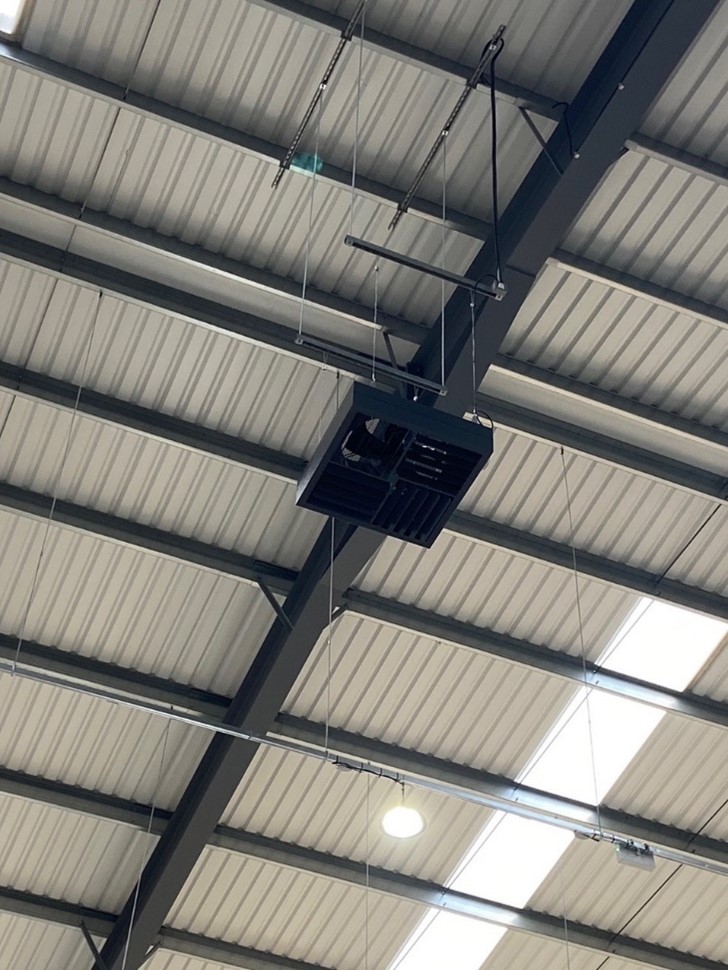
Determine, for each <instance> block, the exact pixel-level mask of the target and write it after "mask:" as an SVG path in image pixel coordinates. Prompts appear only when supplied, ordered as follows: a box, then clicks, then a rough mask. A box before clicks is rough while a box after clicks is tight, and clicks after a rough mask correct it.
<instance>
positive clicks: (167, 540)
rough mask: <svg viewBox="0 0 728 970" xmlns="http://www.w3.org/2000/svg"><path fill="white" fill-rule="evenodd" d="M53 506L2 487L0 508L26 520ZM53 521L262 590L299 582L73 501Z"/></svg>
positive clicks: (271, 567)
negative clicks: (260, 582) (262, 585)
mask: <svg viewBox="0 0 728 970" xmlns="http://www.w3.org/2000/svg"><path fill="white" fill-rule="evenodd" d="M51 505H52V500H51V498H50V496H47V495H41V494H39V493H38V492H31V491H28V490H26V489H23V488H18V487H17V486H15V485H8V484H7V483H0V506H2V507H4V508H6V509H10V510H11V511H13V512H18V513H20V514H21V515H32V516H38V517H40V518H43V519H47V518H48V517H49V515H50V511H51ZM53 521H54V522H56V523H57V524H58V525H66V526H69V527H70V528H72V529H78V530H79V531H82V532H88V533H90V534H92V535H97V536H100V537H101V538H103V539H111V540H112V541H115V542H123V543H125V544H126V545H132V546H137V547H138V548H140V549H145V550H148V551H150V552H155V553H158V554H159V555H162V556H166V557H169V558H170V559H179V560H181V561H184V562H188V563H191V564H193V565H195V566H201V567H202V568H203V569H214V570H215V571H216V572H222V573H226V574H227V575H229V576H233V577H235V578H236V579H244V580H246V581H247V582H250V583H255V584H256V585H257V582H258V577H259V576H262V577H263V578H264V579H265V580H266V582H267V583H268V585H269V586H270V587H271V588H272V589H274V590H275V591H276V592H279V593H283V594H285V593H288V592H289V591H290V589H291V587H292V585H293V583H294V581H295V579H296V577H297V573H296V572H295V570H292V569H286V568H285V567H284V566H277V565H275V564H274V563H269V562H263V561H262V560H258V559H254V558H253V557H252V556H244V555H242V554H240V553H238V552H233V551H231V550H229V549H222V548H220V547H219V546H210V545H207V544H206V543H204V542H200V541H199V540H197V539H190V538H188V537H186V536H179V535H174V534H173V533H171V532H164V531H163V530H162V529H155V528H153V527H152V526H148V525H142V524H141V523H139V522H130V521H129V520H128V519H121V518H119V517H118V516H116V515H109V514H108V513H106V512H98V511H96V510H95V509H90V508H87V507H86V506H83V505H74V504H73V503H71V502H64V501H62V500H61V501H57V502H56V503H55V507H54V508H53Z"/></svg>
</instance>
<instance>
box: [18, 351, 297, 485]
mask: <svg viewBox="0 0 728 970" xmlns="http://www.w3.org/2000/svg"><path fill="white" fill-rule="evenodd" d="M0 388H6V389H7V390H9V391H13V392H18V393H20V394H22V395H24V396H26V397H29V398H31V399H32V400H34V401H43V402H44V403H47V404H51V405H55V406H59V407H62V408H65V409H67V410H70V411H72V410H73V409H74V408H76V409H77V410H78V411H79V412H80V413H81V414H86V415H88V416H89V417H92V418H97V419H99V420H101V421H104V422H107V423H111V424H115V425H117V426H118V427H121V428H125V429H129V430H131V431H138V432H140V433H141V434H143V435H147V436H149V437H151V438H158V439H160V440H161V441H165V442H172V443H174V444H177V445H181V446H182V447H183V448H192V449H194V450H195V451H199V452H202V453H204V454H207V455H214V456H215V457H216V458H224V459H225V460H227V461H234V462H236V463H238V464H240V465H244V466H245V467H247V468H254V469H256V470H257V471H262V472H265V473H266V474H269V475H275V476H276V477H278V478H283V479H285V480H286V481H297V480H298V478H299V476H300V475H301V473H302V472H303V469H304V468H305V467H306V462H305V461H304V460H303V459H302V458H297V457H296V456H294V455H287V454H285V453H284V452H280V451H275V449H273V448H267V447H266V446H265V445H260V444H257V443H255V442H251V441H246V440H245V439H243V438H239V437H237V436H236V435H231V434H226V433H225V432H222V431H217V430H215V429H214V428H208V427H205V426H203V425H199V424H193V423H192V422H191V421H185V420H183V419H181V418H177V417H173V416H172V415H168V414H165V413H164V412H163V411H155V410H152V409H151V408H146V407H142V406H141V405H139V404H134V403H132V402H129V401H122V400H120V399H119V398H115V397H111V396H110V395H108V394H101V393H99V392H98V391H94V390H93V389H91V388H84V389H83V394H81V396H80V398H79V399H78V402H77V401H76V398H77V396H78V387H77V386H76V385H74V384H70V383H68V382H67V381H60V380H58V379H57V378H55V377H49V376H48V375H46V374H39V373H37V372H35V371H30V370H25V369H24V368H22V367H17V366H15V365H14V364H6V363H5V362H4V361H0Z"/></svg>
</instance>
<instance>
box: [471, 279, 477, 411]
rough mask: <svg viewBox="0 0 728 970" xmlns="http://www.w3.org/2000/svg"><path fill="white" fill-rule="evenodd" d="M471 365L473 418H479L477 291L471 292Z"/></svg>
mask: <svg viewBox="0 0 728 970" xmlns="http://www.w3.org/2000/svg"><path fill="white" fill-rule="evenodd" d="M470 364H471V368H472V380H473V417H474V418H476V419H477V417H478V386H477V384H478V376H477V373H476V368H475V290H471V291H470Z"/></svg>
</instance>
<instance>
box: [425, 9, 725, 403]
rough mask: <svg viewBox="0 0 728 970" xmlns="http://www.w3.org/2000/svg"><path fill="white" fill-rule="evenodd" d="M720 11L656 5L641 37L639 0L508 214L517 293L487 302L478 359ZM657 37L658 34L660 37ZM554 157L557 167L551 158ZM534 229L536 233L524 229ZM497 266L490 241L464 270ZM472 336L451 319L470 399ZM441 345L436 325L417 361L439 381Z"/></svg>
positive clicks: (461, 310) (464, 305)
mask: <svg viewBox="0 0 728 970" xmlns="http://www.w3.org/2000/svg"><path fill="white" fill-rule="evenodd" d="M714 9H715V3H714V2H713V0H705V4H704V5H700V4H695V3H693V4H690V3H688V2H686V0H673V2H668V0H665V2H660V3H654V4H652V6H651V9H650V11H649V14H648V15H647V16H649V18H650V30H651V32H652V33H651V38H650V41H649V42H648V43H647V44H645V45H641V42H640V41H638V40H637V39H636V38H637V36H638V33H639V29H631V27H630V25H632V27H634V28H636V27H637V25H638V24H639V23H640V18H642V25H643V26H644V24H645V23H646V20H645V19H644V17H645V11H644V9H643V8H642V6H641V4H640V3H639V2H636V3H633V5H632V7H631V9H630V11H629V12H628V13H627V16H626V17H625V19H624V20H623V22H622V24H620V27H619V28H618V30H617V32H616V34H615V38H617V37H619V40H620V50H619V51H616V50H615V49H614V48H612V47H611V42H610V45H609V46H608V47H607V48H606V49H605V51H604V52H603V53H602V55H601V57H600V58H599V61H598V62H597V65H596V66H595V68H594V70H593V71H592V72H591V73H590V75H589V78H588V79H587V81H586V82H585V83H584V84H583V85H582V87H581V89H580V91H579V93H578V95H577V96H576V98H575V99H574V101H573V102H572V103H571V105H570V108H569V119H570V125H569V131H568V132H567V130H566V126H565V125H564V124H560V125H559V126H558V127H557V128H556V129H555V131H554V133H553V134H552V136H551V137H550V139H549V142H548V151H543V152H542V153H541V155H540V156H539V158H538V159H537V161H536V162H535V163H534V165H533V166H532V167H531V170H530V171H529V173H528V174H527V175H526V177H525V179H524V180H523V182H522V184H521V185H520V187H519V188H518V190H517V192H516V194H515V196H514V197H513V199H512V200H511V202H510V204H509V205H508V208H507V210H506V213H505V214H504V218H503V220H502V226H501V239H500V251H501V254H502V259H503V263H504V265H505V266H506V267H507V269H506V272H505V282H506V284H507V286H508V288H509V296H516V299H508V300H504V301H502V302H501V303H495V302H493V301H489V302H488V303H487V305H484V304H483V302H482V301H481V304H480V307H479V308H478V310H477V314H476V318H477V320H478V322H479V323H480V322H481V319H482V318H487V320H488V324H489V326H488V330H487V334H488V337H487V342H486V339H485V338H482V339H481V342H480V345H479V346H477V348H476V363H477V364H478V365H480V364H481V362H482V361H483V360H488V359H490V360H492V357H493V354H494V352H497V350H498V349H499V347H500V344H501V343H502V340H503V336H504V334H505V333H506V332H507V330H508V328H509V327H510V326H511V324H512V322H513V316H514V312H513V311H514V309H515V308H517V307H518V306H519V305H520V302H519V299H518V298H517V297H518V291H516V292H515V293H514V288H523V289H525V288H526V287H525V280H524V278H525V279H530V280H533V279H535V277H536V275H537V274H538V272H539V271H540V270H541V269H542V268H543V266H544V264H545V263H546V262H547V260H548V259H549V258H551V257H552V256H553V254H554V253H555V252H556V251H557V250H558V247H559V246H560V245H561V243H562V241H563V239H564V238H565V237H566V235H567V233H568V230H569V228H570V226H571V224H572V223H573V222H574V219H575V218H576V216H577V215H578V213H579V212H580V211H581V210H582V208H583V207H584V205H586V203H587V202H588V200H589V197H590V196H591V194H592V193H593V191H594V189H595V187H596V186H597V185H598V184H599V182H600V181H601V179H602V178H603V176H604V175H605V174H606V172H607V171H608V169H609V167H610V166H611V165H612V164H613V163H614V161H616V159H617V158H618V157H619V156H620V154H621V152H622V151H623V148H624V143H625V141H626V140H627V138H628V137H630V136H631V135H632V133H633V132H634V131H636V130H638V128H639V124H640V123H641V121H642V118H643V117H644V114H645V112H646V110H647V107H649V103H651V101H652V100H654V98H655V97H657V95H658V94H659V91H660V89H661V87H662V86H663V85H664V84H665V83H666V82H667V80H668V79H669V76H670V74H671V73H672V71H673V70H674V68H675V66H676V65H677V64H678V63H679V61H680V60H681V59H682V57H683V55H684V54H685V52H686V48H685V47H684V45H683V44H682V41H681V37H684V36H685V33H684V32H685V31H687V32H688V34H689V35H690V36H691V37H695V36H696V35H697V33H699V32H700V29H701V28H702V26H704V24H705V23H706V21H707V19H708V18H709V17H710V16H711V14H712V13H713V10H714ZM694 17H696V18H697V19H693V18H694ZM696 28H697V29H696ZM656 38H660V40H659V42H658V43H655V39H656ZM607 78H609V80H608V81H607V83H605V81H606V79H607ZM574 149H576V151H574ZM575 156H576V157H575ZM554 159H555V160H556V162H557V165H558V168H556V167H555V166H554V164H553V161H554ZM561 172H563V174H560V173H561ZM536 200H538V201H536ZM526 227H528V230H529V231H525V230H526ZM496 269H497V265H496V250H495V245H494V243H493V240H492V239H491V240H489V241H488V242H487V243H486V245H485V246H484V247H483V249H482V250H481V252H480V253H479V254H478V255H477V256H476V257H475V259H474V260H473V262H472V264H471V265H470V267H468V269H467V270H466V271H465V272H464V274H463V275H465V276H467V277H469V278H472V279H484V278H487V277H489V276H493V275H494V274H495V273H496ZM468 304H469V298H468V296H467V294H462V293H459V292H458V293H456V294H455V296H454V297H453V298H452V299H451V301H450V304H449V307H448V309H449V319H450V320H453V319H458V318H459V317H460V316H462V317H463V318H466V317H468V316H469V306H468ZM467 342H468V334H467V333H460V334H458V329H457V327H453V326H451V327H450V332H449V334H448V336H447V340H446V351H445V358H446V365H450V366H456V367H457V368H458V370H459V374H458V379H457V380H456V381H455V386H456V387H459V388H462V391H461V393H460V396H461V397H462V399H463V403H464V404H465V403H466V398H467V388H468V387H469V386H470V385H471V379H470V377H469V367H470V363H469V359H466V358H469V355H468V354H466V353H465V352H464V351H465V349H466V348H465V345H466V343H467ZM434 344H435V335H434V333H433V334H430V337H429V338H428V340H427V341H426V343H425V344H424V345H423V347H421V348H420V350H419V351H418V353H417V354H416V355H415V358H414V361H413V364H414V366H415V369H417V370H418V371H421V373H422V376H423V377H425V378H427V379H432V377H433V375H435V374H436V370H437V367H438V366H439V363H438V359H436V356H435V354H434ZM453 362H457V364H455V365H454V363H453ZM435 407H438V408H442V407H446V408H448V409H450V408H452V407H453V398H452V396H451V397H450V400H449V401H447V400H442V401H437V402H436V403H435ZM464 410H465V407H463V411H464Z"/></svg>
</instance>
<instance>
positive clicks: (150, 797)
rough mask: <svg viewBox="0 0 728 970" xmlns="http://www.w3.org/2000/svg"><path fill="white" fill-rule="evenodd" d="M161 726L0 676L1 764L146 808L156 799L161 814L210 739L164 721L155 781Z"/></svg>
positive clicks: (42, 686) (77, 696)
mask: <svg viewBox="0 0 728 970" xmlns="http://www.w3.org/2000/svg"><path fill="white" fill-rule="evenodd" d="M21 659H22V654H21ZM167 723H169V722H167ZM167 723H165V721H164V719H163V718H160V717H153V716H151V715H146V714H141V713H140V712H139V711H132V710H129V709H126V708H121V707H115V706H114V705H111V704H108V703H107V702H105V701H98V700H93V699H91V698H90V697H87V696H85V695H81V694H76V693H72V692H71V691H65V690H63V691H62V690H58V689H57V688H53V687H49V686H48V685H46V684H32V683H30V682H28V681H27V680H23V679H21V678H19V677H15V678H13V677H12V676H11V675H10V674H2V675H0V764H2V765H4V766H5V767H6V768H11V769H13V770H16V771H25V772H27V773H28V774H34V775H41V776H42V777H44V778H49V779H51V780H59V781H64V782H67V783H68V784H71V785H80V786H81V787H83V788H92V789H96V790H98V791H104V792H106V793H107V794H110V795H119V796H121V797H122V798H130V799H134V800H135V801H139V802H142V803H144V804H147V805H151V804H152V803H153V802H154V800H155V799H156V804H157V805H158V806H159V807H160V808H173V807H174V806H175V805H176V804H177V800H178V799H179V796H180V794H181V793H182V791H183V790H184V787H185V785H186V784H187V781H188V780H189V778H190V776H191V775H192V772H193V771H194V769H195V767H196V765H197V762H198V760H199V758H200V757H201V755H202V752H203V751H204V750H205V747H206V745H207V744H208V743H209V735H208V734H207V732H204V731H201V730H195V729H192V728H183V727H181V726H180V725H177V724H171V723H169V735H168V739H167V744H166V753H165V768H164V771H163V775H162V779H161V783H160V781H159V767H160V762H161V756H162V746H163V743H164V735H165V732H166V730H167Z"/></svg>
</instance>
